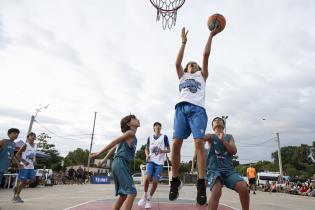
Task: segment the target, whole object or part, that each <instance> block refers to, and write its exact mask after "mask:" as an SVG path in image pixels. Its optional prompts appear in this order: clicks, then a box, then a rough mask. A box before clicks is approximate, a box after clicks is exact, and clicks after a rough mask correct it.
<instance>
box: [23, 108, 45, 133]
mask: <svg viewBox="0 0 315 210" xmlns="http://www.w3.org/2000/svg"><path fill="white" fill-rule="evenodd" d="M48 106H49V104H47V105H46V106H43V107H41V106H40V107H39V108H37V109H35V110H36V113H35V116H34V115H32V117H31V121H30V125H29V126H28V131H27V134H29V133H30V132H32V128H33V124H34V121H35V118H36V117H37V114H38V112H41V110H42V109H47V108H48Z"/></svg>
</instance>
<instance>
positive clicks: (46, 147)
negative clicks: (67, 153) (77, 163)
mask: <svg viewBox="0 0 315 210" xmlns="http://www.w3.org/2000/svg"><path fill="white" fill-rule="evenodd" d="M50 139H51V137H50V136H49V135H48V134H46V133H41V134H40V135H39V136H38V137H37V140H38V143H37V150H38V151H41V152H44V153H45V154H48V155H49V156H50V158H48V159H44V160H38V167H43V166H44V165H45V166H46V168H51V169H52V170H53V171H59V170H61V161H62V160H63V157H61V156H60V155H59V152H58V151H57V150H56V149H55V145H54V144H50V143H48V141H49V140H50Z"/></svg>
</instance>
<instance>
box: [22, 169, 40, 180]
mask: <svg viewBox="0 0 315 210" xmlns="http://www.w3.org/2000/svg"><path fill="white" fill-rule="evenodd" d="M35 178H36V172H35V170H34V169H20V170H19V176H18V179H19V180H21V181H27V180H35Z"/></svg>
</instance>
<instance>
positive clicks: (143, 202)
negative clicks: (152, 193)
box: [138, 196, 147, 206]
mask: <svg viewBox="0 0 315 210" xmlns="http://www.w3.org/2000/svg"><path fill="white" fill-rule="evenodd" d="M146 200H147V198H146V197H145V196H143V197H142V198H141V199H140V200H139V202H138V206H144V205H145V204H146Z"/></svg>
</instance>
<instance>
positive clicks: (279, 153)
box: [276, 133, 283, 178]
mask: <svg viewBox="0 0 315 210" xmlns="http://www.w3.org/2000/svg"><path fill="white" fill-rule="evenodd" d="M276 135H277V139H276V141H277V144H278V159H279V170H280V176H281V178H283V170H282V159H281V148H280V137H279V133H276Z"/></svg>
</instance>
